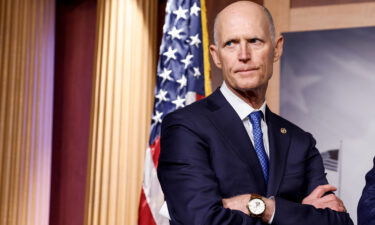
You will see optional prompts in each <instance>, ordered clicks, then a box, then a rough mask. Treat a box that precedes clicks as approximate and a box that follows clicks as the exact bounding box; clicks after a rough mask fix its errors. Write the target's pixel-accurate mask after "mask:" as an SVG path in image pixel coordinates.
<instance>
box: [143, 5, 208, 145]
mask: <svg viewBox="0 0 375 225" xmlns="http://www.w3.org/2000/svg"><path fill="white" fill-rule="evenodd" d="M200 12H201V8H200V1H199V0H190V1H189V0H187V1H186V0H168V2H167V7H166V17H165V23H164V27H163V38H162V43H161V46H160V55H159V62H158V70H157V81H156V90H155V105H154V112H153V116H152V125H151V135H150V145H151V144H152V143H153V142H154V141H155V139H156V138H157V137H158V136H159V135H160V127H161V122H162V119H163V118H164V116H165V115H166V114H168V113H169V112H172V111H174V110H176V109H178V108H181V107H184V106H185V105H187V104H190V103H192V102H194V101H195V100H197V99H199V98H200V97H203V96H204V95H205V93H204V76H203V71H204V68H203V47H202V27H201V13H200Z"/></svg>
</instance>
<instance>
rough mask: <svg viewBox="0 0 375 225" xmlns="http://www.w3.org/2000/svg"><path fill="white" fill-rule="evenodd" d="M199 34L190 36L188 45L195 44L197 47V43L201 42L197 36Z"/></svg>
mask: <svg viewBox="0 0 375 225" xmlns="http://www.w3.org/2000/svg"><path fill="white" fill-rule="evenodd" d="M198 35H199V34H196V35H194V36H190V39H191V42H190V45H195V47H197V48H198V47H199V44H200V43H201V40H199V37H198Z"/></svg>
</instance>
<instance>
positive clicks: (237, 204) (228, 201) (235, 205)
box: [222, 194, 275, 223]
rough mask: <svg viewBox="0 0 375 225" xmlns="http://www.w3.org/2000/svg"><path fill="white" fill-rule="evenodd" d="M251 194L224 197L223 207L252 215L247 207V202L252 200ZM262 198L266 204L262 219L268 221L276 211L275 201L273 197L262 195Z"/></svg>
mask: <svg viewBox="0 0 375 225" xmlns="http://www.w3.org/2000/svg"><path fill="white" fill-rule="evenodd" d="M250 197H251V195H250V194H244V195H237V196H234V197H231V198H224V199H223V200H222V202H223V207H224V208H227V209H232V210H239V211H242V212H243V213H245V214H246V215H250V212H249V210H248V209H247V203H248V202H249V200H250ZM262 200H263V201H264V202H265V204H266V211H265V212H264V213H263V216H262V218H261V219H262V221H263V222H266V223H268V222H269V221H270V220H271V217H272V215H273V213H274V211H275V201H274V200H273V199H268V198H265V197H262Z"/></svg>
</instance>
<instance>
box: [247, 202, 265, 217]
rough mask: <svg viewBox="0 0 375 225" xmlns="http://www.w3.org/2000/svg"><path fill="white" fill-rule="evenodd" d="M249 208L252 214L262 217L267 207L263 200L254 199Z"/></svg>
mask: <svg viewBox="0 0 375 225" xmlns="http://www.w3.org/2000/svg"><path fill="white" fill-rule="evenodd" d="M248 206H249V210H250V212H251V213H252V214H254V215H260V214H262V213H263V212H264V210H265V209H266V205H265V204H264V202H263V201H262V200H261V199H252V200H251V201H250V202H249V205H248Z"/></svg>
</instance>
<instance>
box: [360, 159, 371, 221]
mask: <svg viewBox="0 0 375 225" xmlns="http://www.w3.org/2000/svg"><path fill="white" fill-rule="evenodd" d="M374 224H375V157H374V168H372V170H370V171H369V172H368V173H367V175H366V186H365V188H364V189H363V192H362V197H361V199H360V200H359V204H358V225H374Z"/></svg>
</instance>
